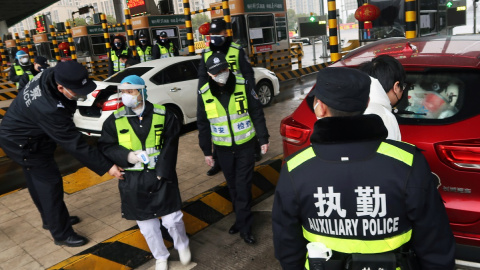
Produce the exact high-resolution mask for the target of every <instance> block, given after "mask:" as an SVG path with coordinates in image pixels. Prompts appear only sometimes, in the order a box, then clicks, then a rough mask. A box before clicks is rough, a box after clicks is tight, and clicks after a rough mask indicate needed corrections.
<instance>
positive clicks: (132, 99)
mask: <svg viewBox="0 0 480 270" xmlns="http://www.w3.org/2000/svg"><path fill="white" fill-rule="evenodd" d="M139 95H140V94H138V95H136V96H134V95H130V94H122V103H123V105H125V106H127V107H130V108H135V107H137V106H138V104H140V101H138V96H139Z"/></svg>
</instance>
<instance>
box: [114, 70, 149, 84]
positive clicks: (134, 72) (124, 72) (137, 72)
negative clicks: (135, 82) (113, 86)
mask: <svg viewBox="0 0 480 270" xmlns="http://www.w3.org/2000/svg"><path fill="white" fill-rule="evenodd" d="M152 68H153V67H134V68H127V69H124V70H122V71H120V72H118V73H116V74H114V75H113V76H112V77H110V78H108V79H106V80H105V81H106V82H113V83H120V82H121V81H122V80H123V78H125V77H127V76H130V75H137V76H140V77H141V76H142V75H143V74H145V73H147V72H148V71H149V70H151V69H152Z"/></svg>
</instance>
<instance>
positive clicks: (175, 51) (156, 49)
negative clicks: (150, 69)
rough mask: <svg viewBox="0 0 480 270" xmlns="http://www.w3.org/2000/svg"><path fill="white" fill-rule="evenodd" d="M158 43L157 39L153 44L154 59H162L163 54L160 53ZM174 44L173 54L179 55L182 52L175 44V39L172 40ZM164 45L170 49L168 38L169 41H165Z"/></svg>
mask: <svg viewBox="0 0 480 270" xmlns="http://www.w3.org/2000/svg"><path fill="white" fill-rule="evenodd" d="M158 44H159V42H158V40H157V43H156V44H155V45H153V46H152V59H160V56H162V54H161V53H160V47H158ZM172 45H173V56H179V55H180V53H179V52H178V49H177V47H176V46H175V44H173V41H172ZM163 47H165V48H167V50H170V40H168V42H167V43H165V45H164V46H163Z"/></svg>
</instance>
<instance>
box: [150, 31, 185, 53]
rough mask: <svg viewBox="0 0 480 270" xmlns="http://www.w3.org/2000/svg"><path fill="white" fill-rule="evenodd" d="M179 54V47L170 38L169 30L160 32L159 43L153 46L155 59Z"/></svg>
mask: <svg viewBox="0 0 480 270" xmlns="http://www.w3.org/2000/svg"><path fill="white" fill-rule="evenodd" d="M179 55H180V54H179V53H178V49H177V47H176V46H175V44H173V41H171V40H170V39H169V38H168V34H167V32H165V31H162V32H160V34H159V35H158V37H157V44H156V45H155V46H153V48H152V57H153V59H161V58H168V57H175V56H179Z"/></svg>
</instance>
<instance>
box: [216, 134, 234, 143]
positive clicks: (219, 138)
mask: <svg viewBox="0 0 480 270" xmlns="http://www.w3.org/2000/svg"><path fill="white" fill-rule="evenodd" d="M212 140H213V141H218V142H226V143H230V145H231V144H232V137H217V136H213V135H212Z"/></svg>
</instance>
